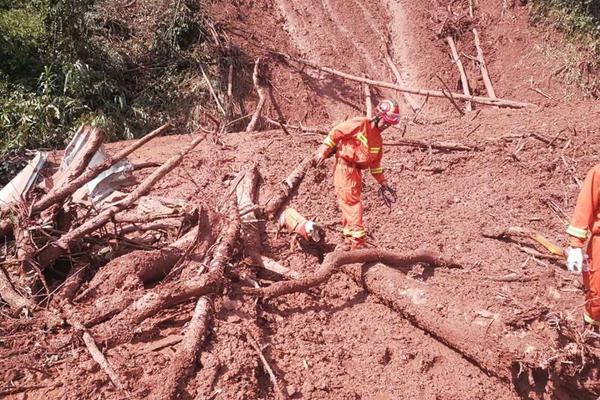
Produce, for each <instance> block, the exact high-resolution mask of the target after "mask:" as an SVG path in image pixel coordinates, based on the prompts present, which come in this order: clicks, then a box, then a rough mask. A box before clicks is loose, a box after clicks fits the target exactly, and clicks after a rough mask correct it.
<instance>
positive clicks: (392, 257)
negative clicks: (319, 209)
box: [242, 248, 452, 298]
mask: <svg viewBox="0 0 600 400" xmlns="http://www.w3.org/2000/svg"><path fill="white" fill-rule="evenodd" d="M371 262H381V263H384V264H386V265H390V266H395V267H406V266H410V265H413V264H416V263H425V264H429V265H431V266H435V267H440V266H451V265H452V263H450V262H448V261H446V260H444V259H443V258H441V257H440V256H439V255H438V254H435V253H433V252H429V251H418V252H415V253H413V254H411V255H408V256H405V255H401V254H397V253H395V252H393V251H389V250H381V249H376V248H374V249H364V250H353V251H347V252H346V251H336V252H333V253H329V254H327V256H326V257H325V260H324V261H323V264H321V266H320V267H319V268H318V269H317V271H316V272H315V273H313V274H309V275H308V276H306V277H303V278H301V279H297V280H293V281H282V282H277V283H274V284H272V285H271V286H269V287H266V288H260V289H256V288H246V287H245V288H242V293H244V294H249V295H254V296H259V297H262V298H272V297H279V296H282V295H284V294H289V293H295V292H299V291H302V290H306V289H308V288H310V287H313V286H317V285H320V284H322V283H323V282H325V281H327V280H328V279H329V277H331V275H333V274H334V273H335V272H336V270H338V269H339V268H340V267H341V266H343V265H346V264H354V263H371Z"/></svg>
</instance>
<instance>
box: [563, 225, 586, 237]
mask: <svg viewBox="0 0 600 400" xmlns="http://www.w3.org/2000/svg"><path fill="white" fill-rule="evenodd" d="M567 233H568V234H569V235H571V236H575V237H576V238H579V239H585V238H587V235H588V232H587V229H581V228H576V227H574V226H573V225H569V227H568V228H567Z"/></svg>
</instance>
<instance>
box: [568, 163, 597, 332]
mask: <svg viewBox="0 0 600 400" xmlns="http://www.w3.org/2000/svg"><path fill="white" fill-rule="evenodd" d="M599 201H600V164H598V165H596V166H594V167H593V168H592V169H591V170H590V171H589V172H588V174H587V176H586V178H585V180H584V182H583V186H582V188H581V191H580V192H579V196H578V197H577V204H576V205H575V210H574V211H573V216H572V218H571V221H570V224H569V227H568V228H567V233H568V234H569V248H568V249H567V269H568V270H569V271H571V272H576V273H582V274H583V287H584V291H585V308H584V312H583V320H584V323H585V324H587V325H591V326H595V327H596V329H597V327H600V215H599V212H600V209H599ZM588 238H589V241H588V244H587V248H586V250H585V251H584V250H583V247H584V245H585V242H586V240H587V239H588Z"/></svg>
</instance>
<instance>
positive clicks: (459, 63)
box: [446, 36, 473, 111]
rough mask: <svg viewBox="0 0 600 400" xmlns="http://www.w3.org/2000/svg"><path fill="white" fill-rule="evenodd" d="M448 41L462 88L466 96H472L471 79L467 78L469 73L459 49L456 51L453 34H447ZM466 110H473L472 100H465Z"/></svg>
mask: <svg viewBox="0 0 600 400" xmlns="http://www.w3.org/2000/svg"><path fill="white" fill-rule="evenodd" d="M446 41H447V42H448V46H450V53H451V54H452V59H453V60H454V64H455V65H456V68H458V73H459V75H460V81H461V83H462V89H463V92H464V94H465V96H469V97H470V96H471V91H470V90H469V80H468V79H467V74H466V73H465V69H464V68H463V64H462V61H461V60H460V56H459V55H458V51H456V44H455V43H454V39H453V38H452V36H447V37H446ZM465 110H466V111H473V107H472V106H471V102H470V101H466V102H465Z"/></svg>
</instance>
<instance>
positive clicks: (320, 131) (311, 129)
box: [265, 118, 329, 135]
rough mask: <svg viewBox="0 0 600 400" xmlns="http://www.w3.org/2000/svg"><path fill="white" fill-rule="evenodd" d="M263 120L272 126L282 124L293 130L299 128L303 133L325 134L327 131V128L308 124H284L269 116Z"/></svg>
mask: <svg viewBox="0 0 600 400" xmlns="http://www.w3.org/2000/svg"><path fill="white" fill-rule="evenodd" d="M265 121H266V122H267V123H269V124H271V125H274V126H283V127H285V128H288V129H295V130H299V131H301V132H304V133H316V134H319V135H327V133H329V132H328V131H327V130H325V129H321V128H314V127H309V126H302V125H291V124H284V123H281V122H277V121H275V120H273V119H271V118H265Z"/></svg>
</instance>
